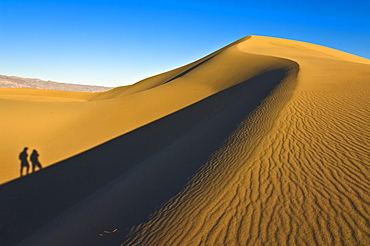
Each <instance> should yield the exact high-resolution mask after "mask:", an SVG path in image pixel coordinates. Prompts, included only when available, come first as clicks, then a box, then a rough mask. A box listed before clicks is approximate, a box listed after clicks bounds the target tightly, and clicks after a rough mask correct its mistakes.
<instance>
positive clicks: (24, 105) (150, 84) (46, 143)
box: [0, 38, 294, 183]
mask: <svg viewBox="0 0 370 246" xmlns="http://www.w3.org/2000/svg"><path fill="white" fill-rule="evenodd" d="M247 39H248V38H245V40H247ZM238 42H241V41H238ZM238 42H237V43H238ZM291 64H294V62H292V61H289V60H286V59H282V58H276V57H270V56H261V55H255V54H249V53H246V52H242V51H241V50H240V49H239V48H238V47H237V46H236V45H235V44H234V45H230V46H228V47H225V48H223V49H221V50H219V51H216V52H215V53H213V54H211V55H209V56H207V57H205V58H203V59H201V60H199V61H196V62H194V63H192V64H189V65H186V66H184V67H181V68H178V69H175V70H173V71H170V72H167V73H164V74H161V75H157V76H154V77H152V78H148V79H146V80H143V81H141V82H138V83H136V84H134V85H132V86H126V87H119V88H116V89H113V90H111V91H108V92H102V93H76V92H75V93H72V92H59V91H46V90H45V91H44V90H27V89H0V108H1V109H2V111H1V114H0V136H1V138H2V139H3V141H1V143H0V148H1V150H2V152H1V172H0V182H1V183H4V182H6V181H9V180H11V179H14V178H18V177H19V176H20V173H19V172H20V165H19V160H18V155H19V153H20V152H21V151H22V150H23V148H24V147H25V146H27V147H29V148H30V151H32V149H36V150H37V151H38V152H39V153H40V160H41V163H42V164H43V165H44V166H48V165H51V164H53V163H56V162H58V161H60V160H63V159H65V158H68V157H70V156H73V155H76V154H78V153H81V152H83V151H85V150H87V149H89V148H92V147H94V146H96V145H98V144H101V143H103V142H105V141H108V140H110V139H112V138H114V137H117V136H120V135H122V134H124V133H127V132H130V131H132V130H134V129H137V128H138V127H140V126H144V125H146V124H148V123H150V122H153V121H155V120H158V119H160V118H162V117H164V116H166V115H168V114H171V113H174V112H176V111H178V110H179V109H182V108H184V107H187V106H189V105H192V104H194V103H195V102H198V101H200V100H202V99H204V98H206V97H208V96H210V95H213V94H215V93H217V92H219V91H222V90H224V89H227V88H229V87H231V86H234V85H237V84H239V83H242V82H244V81H246V80H248V79H251V78H253V77H255V76H258V75H260V74H263V73H265V72H268V71H272V70H275V69H279V68H286V67H289V66H291Z"/></svg>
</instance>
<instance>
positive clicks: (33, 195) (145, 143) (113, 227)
mask: <svg viewBox="0 0 370 246" xmlns="http://www.w3.org/2000/svg"><path fill="white" fill-rule="evenodd" d="M287 73H288V71H287V70H284V69H277V70H274V71H270V72H265V73H264V74H261V75H259V76H256V77H255V78H253V79H250V80H247V81H245V82H243V83H240V84H238V85H235V86H233V87H231V88H229V89H226V90H224V91H221V92H219V93H217V94H215V95H213V96H210V97H208V98H206V99H204V100H202V101H200V102H198V103H195V104H193V105H191V106H189V107H187V108H184V109H182V110H179V111H177V112H175V113H173V114H171V115H168V116H166V117H163V118H162V119H159V120H157V121H155V122H152V123H150V124H148V125H146V126H143V127H140V128H138V129H136V130H134V131H132V132H129V133H127V134H124V135H122V136H120V137H117V138H115V139H112V140H110V141H108V142H106V143H103V144H101V145H99V146H97V147H94V148H92V149H90V150H88V151H85V152H83V153H81V154H79V155H76V156H73V157H71V158H69V159H66V160H64V161H61V162H59V163H56V164H55V165H52V166H50V167H47V168H44V169H43V170H40V171H39V172H36V173H34V174H32V175H28V176H26V177H24V178H22V179H18V180H14V181H11V182H9V183H6V184H4V185H2V186H0V230H1V228H3V229H2V231H1V232H0V233H1V236H0V241H1V242H2V245H3V246H6V245H14V244H16V243H20V242H21V243H20V245H28V246H30V245H38V246H43V245H54V246H57V245H63V246H64V245H70V246H71V245H90V246H94V245H119V244H120V243H122V242H123V240H124V236H125V234H126V233H127V232H128V231H127V230H128V229H129V228H131V227H132V226H135V225H137V224H139V223H142V222H145V221H146V220H147V219H148V217H149V216H150V214H152V213H153V212H155V211H156V209H157V208H158V207H159V206H160V205H161V204H163V203H164V202H166V201H167V200H168V199H170V198H171V197H173V196H174V195H176V194H177V193H178V192H179V191H181V189H182V188H183V187H184V185H185V184H186V182H187V181H188V180H189V178H190V177H191V176H192V175H194V174H195V173H196V172H197V170H199V168H200V167H201V166H202V165H203V164H205V163H206V162H207V160H208V158H209V157H210V156H211V154H212V153H213V152H214V151H216V150H217V149H219V148H220V146H222V144H223V143H224V141H225V139H227V137H228V136H229V135H230V134H231V133H232V132H233V131H234V130H235V129H236V127H237V125H238V124H239V123H240V122H241V121H242V120H243V119H244V118H245V117H246V116H248V114H250V113H251V112H252V111H253V110H254V109H256V108H257V107H258V106H259V105H260V103H261V101H262V100H263V99H264V98H266V97H267V96H268V95H269V93H271V91H272V90H273V89H274V88H275V87H276V86H277V85H278V84H279V83H280V82H281V81H282V79H283V78H285V77H286V76H287ZM4 226H5V228H4ZM104 230H108V231H111V232H112V231H114V233H112V234H111V235H110V236H109V237H108V236H107V237H99V234H101V233H102V232H103V231H104Z"/></svg>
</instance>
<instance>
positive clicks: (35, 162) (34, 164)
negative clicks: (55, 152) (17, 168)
mask: <svg viewBox="0 0 370 246" xmlns="http://www.w3.org/2000/svg"><path fill="white" fill-rule="evenodd" d="M30 159H31V163H32V172H35V170H36V168H38V169H39V170H41V169H42V166H41V163H40V161H39V153H38V152H37V150H35V149H34V150H33V151H32V154H31V157H30Z"/></svg>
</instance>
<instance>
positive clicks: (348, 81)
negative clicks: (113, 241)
mask: <svg viewBox="0 0 370 246" xmlns="http://www.w3.org/2000/svg"><path fill="white" fill-rule="evenodd" d="M238 48H239V49H240V50H241V51H243V52H248V53H254V54H263V55H273V56H277V57H284V58H287V59H291V60H294V61H296V62H297V63H298V64H299V65H300V71H299V73H298V86H297V88H296V90H295V91H294V94H293V97H292V98H291V99H290V100H289V102H288V103H287V104H285V105H284V107H283V108H282V109H279V110H278V112H277V111H276V108H275V107H276V103H277V102H278V101H279V94H280V93H282V91H277V92H276V93H275V94H273V95H272V96H271V97H270V98H268V99H267V100H265V102H264V104H263V105H262V106H261V107H260V108H258V110H256V111H255V113H254V114H253V115H252V116H250V117H248V118H246V119H245V120H244V121H243V122H242V123H241V124H240V126H239V128H238V130H236V131H235V132H234V133H233V135H231V136H230V137H229V139H228V142H227V144H225V146H224V147H223V148H222V149H220V150H219V151H217V153H215V154H214V155H213V157H212V159H211V160H209V161H208V163H207V164H206V165H205V166H204V167H203V169H202V170H201V171H200V172H198V173H197V174H196V175H195V177H193V179H192V180H191V182H189V184H188V185H187V187H186V188H184V189H183V191H182V192H181V193H179V194H178V195H177V196H175V197H174V198H173V199H171V200H170V201H169V202H167V204H166V205H164V206H163V207H162V209H160V210H159V211H158V212H157V213H156V214H155V215H154V216H153V218H152V219H150V220H149V221H148V222H147V223H144V224H142V225H140V226H137V227H136V228H133V230H132V233H131V235H130V236H129V237H128V239H127V241H126V242H125V243H124V245H369V243H370V193H369V190H370V178H369V177H370V160H369V153H370V136H369V135H370V124H369V122H370V114H369V108H370V66H369V65H368V64H369V60H366V59H362V58H357V57H354V56H351V55H349V54H345V53H342V52H339V51H335V50H331V49H328V48H323V47H319V46H315V45H311V44H305V43H301V42H294V41H288V40H281V39H271V38H264V37H252V38H251V39H250V40H248V41H246V42H243V43H240V44H239V45H238ZM276 114H277V117H276V118H275V117H274V116H275V115H276Z"/></svg>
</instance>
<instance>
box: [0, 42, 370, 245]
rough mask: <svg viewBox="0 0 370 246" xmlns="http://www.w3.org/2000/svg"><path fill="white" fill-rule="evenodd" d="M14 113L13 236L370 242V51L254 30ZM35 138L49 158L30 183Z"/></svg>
mask: <svg viewBox="0 0 370 246" xmlns="http://www.w3.org/2000/svg"><path fill="white" fill-rule="evenodd" d="M0 108H1V114H0V136H1V140H2V141H0V149H1V153H0V171H1V172H0V183H1V185H0V242H1V245H27V246H28V245H35V246H44V245H45V246H46V245H63V246H64V245H91V246H94V245H97V246H98V245H163V246H164V245H184V246H189V245H253V246H254V245H364V246H365V245H370V193H369V190H370V155H369V153H370V123H369V122H370V110H369V108H370V60H368V59H365V58H361V57H358V56H354V55H351V54H348V53H344V52H341V51H338V50H334V49H331V48H326V47H322V46H318V45H314V44H309V43H303V42H298V41H292V40H285V39H278V38H270V37H261V36H248V37H245V38H243V39H241V40H238V41H236V42H234V43H232V44H230V45H228V46H226V47H224V48H222V49H220V50H218V51H216V52H214V53H212V54H210V55H208V56H206V57H204V58H202V59H200V60H198V61H195V62H193V63H191V64H188V65H186V66H183V67H180V68H177V69H175V70H172V71H169V72H167V73H163V74H160V75H156V76H153V77H150V78H148V79H145V80H142V81H140V82H138V83H136V84H134V85H131V86H125V87H118V88H115V89H112V90H109V91H105V92H100V93H82V92H66V91H47V90H35V89H0ZM24 147H28V148H29V150H28V154H29V155H30V154H31V152H32V150H33V149H36V150H37V151H38V152H39V154H40V156H39V160H40V162H41V165H42V166H43V167H44V168H43V169H42V170H37V171H36V172H34V173H32V174H29V175H25V176H23V177H21V178H20V170H21V169H20V168H21V166H20V160H19V158H18V156H19V154H20V152H21V151H22V150H23V148H24ZM23 171H24V170H23Z"/></svg>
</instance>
